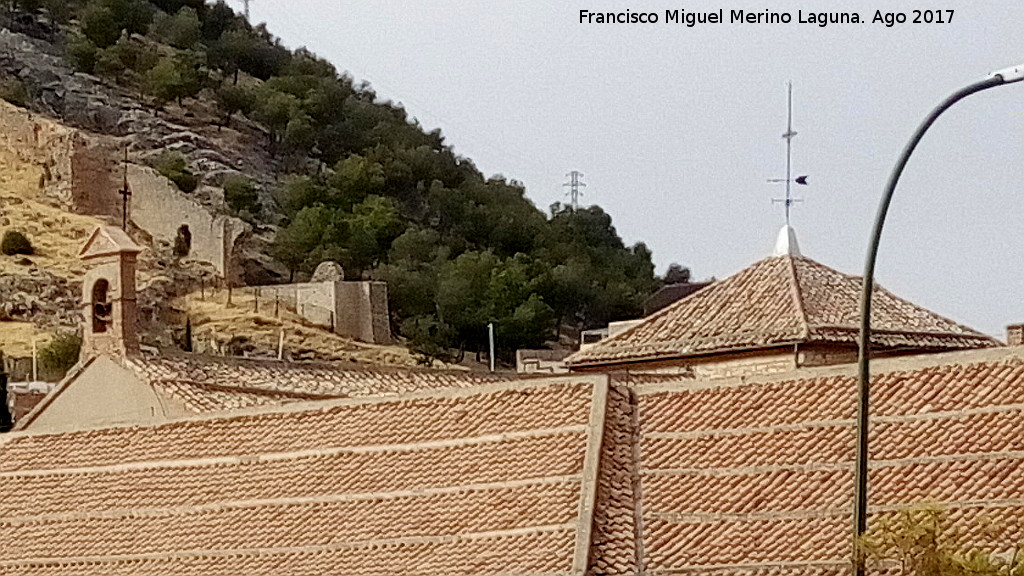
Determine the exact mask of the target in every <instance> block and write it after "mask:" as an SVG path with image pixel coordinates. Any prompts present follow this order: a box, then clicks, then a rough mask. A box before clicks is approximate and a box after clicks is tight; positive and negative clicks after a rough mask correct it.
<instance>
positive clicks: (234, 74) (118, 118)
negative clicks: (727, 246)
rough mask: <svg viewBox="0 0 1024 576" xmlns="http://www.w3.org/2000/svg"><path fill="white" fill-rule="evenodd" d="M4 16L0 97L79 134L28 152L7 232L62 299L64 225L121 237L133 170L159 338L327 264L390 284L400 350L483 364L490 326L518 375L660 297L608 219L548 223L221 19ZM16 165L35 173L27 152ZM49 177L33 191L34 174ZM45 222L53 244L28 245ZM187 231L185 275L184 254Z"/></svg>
mask: <svg viewBox="0 0 1024 576" xmlns="http://www.w3.org/2000/svg"><path fill="white" fill-rule="evenodd" d="M2 10H5V11H6V12H7V13H6V14H4V15H0V23H2V24H3V25H4V28H3V29H0V97H3V98H4V99H6V100H8V101H9V102H11V103H13V104H15V105H17V106H19V107H21V108H23V109H27V110H29V111H31V114H38V115H40V117H43V118H47V119H50V120H53V121H56V122H57V123H58V124H59V125H60V126H66V127H67V128H68V129H70V130H73V131H74V134H73V135H72V136H69V137H68V138H67V139H65V140H56V139H51V140H47V141H46V142H45V144H46V146H49V147H48V148H47V147H46V146H41V145H40V144H39V135H38V129H36V131H37V134H35V136H33V135H31V134H30V133H28V132H26V134H27V135H26V137H25V138H23V139H22V140H33V139H34V140H35V144H34V146H35V148H36V150H35V151H36V152H39V150H40V149H42V150H43V151H44V152H45V153H44V154H42V156H43V158H42V159H41V160H40V159H38V158H30V159H29V160H27V161H26V166H22V167H20V168H19V170H20V171H21V172H19V174H21V175H20V176H17V178H21V179H22V182H21V184H19V185H15V184H13V183H12V184H10V185H9V186H8V190H9V191H8V192H5V193H6V194H8V196H11V197H12V198H13V197H17V198H20V199H23V200H24V201H25V202H28V201H29V200H30V196H31V194H30V193H29V192H30V189H31V188H32V181H33V179H34V178H41V179H40V180H39V182H40V184H39V185H38V187H39V188H40V190H42V192H41V193H40V194H37V196H41V198H37V200H38V201H37V202H36V204H31V205H30V206H32V207H33V208H32V210H34V212H33V213H27V212H26V213H21V214H17V215H16V214H15V213H14V212H12V218H11V221H10V223H9V224H8V226H9V227H11V228H16V229H20V230H24V231H27V232H28V233H29V235H30V236H33V237H34V238H33V240H34V241H35V242H37V243H38V246H39V248H40V256H39V264H38V266H37V267H38V268H39V269H40V270H50V268H51V267H52V268H53V270H52V271H50V272H49V273H51V274H53V275H54V276H56V277H60V278H62V279H66V280H70V281H73V277H74V276H75V275H76V274H77V273H76V272H75V271H74V267H75V266H77V264H76V263H74V262H72V261H71V260H70V259H69V258H67V257H66V256H67V255H69V254H70V253H71V251H70V246H71V244H73V242H74V240H75V239H76V238H80V234H81V229H80V227H81V226H85V223H86V222H87V221H86V220H76V219H74V218H81V217H78V216H74V215H73V214H70V213H69V211H70V212H75V213H78V214H82V215H84V216H82V217H88V216H95V217H98V218H103V219H107V220H108V221H119V219H120V218H119V216H120V198H119V197H118V196H117V190H118V189H119V188H120V186H121V183H120V177H119V174H120V171H121V167H120V164H121V162H122V155H126V156H127V160H128V166H127V168H126V170H125V173H126V175H127V179H128V184H129V187H130V189H131V190H132V192H133V196H132V204H131V210H130V212H129V214H130V220H131V221H132V224H133V226H132V228H133V230H134V232H133V233H134V234H135V235H136V236H137V237H138V238H139V240H140V241H142V242H146V243H148V244H150V245H151V246H152V248H153V252H152V256H151V257H152V259H153V262H152V263H151V264H152V266H144V267H143V268H144V269H145V270H146V271H147V273H153V274H154V275H155V277H158V278H163V279H164V280H162V281H161V282H158V283H157V284H159V285H160V286H161V288H160V289H161V290H163V291H164V293H161V294H160V297H158V298H154V299H153V301H154V302H157V304H163V305H165V306H169V307H171V308H172V309H173V310H171V311H169V312H167V314H165V316H166V317H168V318H177V319H180V318H181V317H182V315H181V314H180V313H181V312H182V310H183V308H184V307H187V306H189V305H190V304H189V303H190V302H194V300H190V298H191V297H190V296H188V294H187V292H188V291H189V290H188V289H186V288H184V287H185V286H193V285H194V284H195V281H196V279H197V278H200V277H210V278H211V279H212V278H214V277H224V278H226V281H228V282H231V283H232V284H234V285H235V286H243V285H254V284H270V283H276V282H284V281H288V280H290V279H293V278H294V279H299V280H301V279H304V278H307V277H308V274H309V273H310V272H312V270H313V268H314V267H316V266H317V265H318V264H319V263H320V262H322V261H325V260H333V261H337V262H339V263H340V264H341V265H342V266H343V267H344V270H345V276H346V278H347V279H350V280H360V279H375V280H383V281H385V282H387V284H388V290H389V305H390V311H391V324H392V329H393V332H394V333H395V334H396V335H398V336H400V337H403V338H404V339H405V341H406V342H407V343H408V344H409V346H410V347H411V349H412V350H413V352H414V353H416V354H418V355H420V356H429V357H434V358H438V359H444V360H454V359H458V358H460V357H461V356H462V352H464V351H480V350H482V349H485V348H486V326H487V324H488V323H494V325H495V328H496V332H497V334H498V347H499V350H498V352H499V356H500V357H502V358H505V359H511V358H512V356H513V355H514V351H515V349H517V348H520V347H536V346H543V345H544V344H545V342H546V341H549V340H552V339H557V337H558V335H559V333H560V332H561V331H562V330H563V329H571V330H578V329H582V328H589V327H593V326H599V325H602V324H604V323H606V322H608V321H609V320H616V319H621V318H627V317H631V316H635V315H637V314H638V313H639V312H640V305H641V303H642V301H643V299H644V298H645V297H646V296H647V295H648V294H650V292H651V291H652V290H653V289H654V288H655V287H656V284H657V282H656V279H655V278H654V274H653V265H652V263H651V254H650V252H649V250H647V248H646V247H645V246H644V245H643V244H637V245H636V246H632V247H627V246H625V245H624V243H623V242H622V240H621V239H620V238H619V236H618V234H617V233H616V231H615V228H614V227H613V225H612V221H611V217H610V216H609V215H608V214H606V213H605V212H604V211H603V210H601V209H600V208H599V207H596V206H593V207H587V208H580V209H579V210H574V209H572V208H570V207H566V206H561V205H555V206H553V207H552V208H551V212H550V213H549V214H545V213H544V212H542V211H540V210H538V209H537V208H536V207H535V206H534V205H533V204H532V203H531V202H530V201H529V200H528V199H527V198H526V196H525V190H524V189H523V187H522V186H521V185H520V184H518V183H517V182H515V181H510V180H507V179H504V178H500V177H492V178H486V177H485V176H484V175H482V174H481V173H480V172H479V171H478V170H477V169H476V168H475V166H474V165H473V163H472V161H471V160H469V159H467V158H464V157H461V156H459V155H457V154H455V153H454V151H453V150H452V148H451V146H450V145H449V144H447V143H446V141H445V139H444V137H443V135H442V133H441V132H440V130H434V131H430V132H427V131H425V130H424V129H423V128H422V127H421V126H420V125H419V124H418V123H417V122H416V120H415V119H412V118H409V117H408V115H407V114H406V112H405V111H404V109H403V108H402V107H401V105H399V104H394V103H392V102H390V101H386V100H382V99H381V98H380V97H379V96H378V95H377V94H376V93H375V92H374V91H373V90H372V89H371V88H370V87H369V86H368V85H366V84H365V83H358V82H356V81H355V80H354V79H352V78H351V77H349V76H348V75H346V74H343V73H339V72H338V71H337V69H336V68H335V67H334V65H332V64H331V63H329V62H327V61H325V60H323V59H321V58H319V57H317V56H316V55H314V54H312V53H310V52H309V51H306V50H304V49H299V50H296V51H290V50H288V49H286V48H284V47H283V46H281V44H280V42H279V41H278V40H277V39H276V38H274V36H273V35H272V34H271V33H270V32H269V31H268V30H267V29H266V28H265V27H264V26H262V25H261V26H252V25H250V24H249V23H248V22H246V21H245V19H244V18H242V17H241V16H239V15H237V14H235V13H234V12H233V11H232V10H231V9H230V8H229V7H228V6H227V5H226V4H224V3H223V2H218V3H216V4H206V3H204V2H201V1H199V0H188V1H182V0H153V1H152V2H146V1H145V0H78V1H69V2H60V1H56V0H38V1H31V2H28V1H24V0H20V1H15V2H13V3H12V4H11V8H4V9H2ZM3 16H6V18H3ZM31 114H30V117H31ZM31 122H36V120H31V119H29V120H26V121H25V122H23V124H26V126H27V124H29V123H31ZM24 128H25V129H26V130H28V131H30V128H27V127H24ZM0 144H3V142H0ZM6 144H7V147H8V151H11V150H13V153H14V154H15V155H21V156H24V154H22V152H23V151H24V148H26V146H27V145H26V144H25V142H24V141H18V142H15V141H13V140H11V139H9V140H8V142H6ZM54 146H57V147H58V148H59V149H60V150H61V151H62V152H61V153H60V154H57V155H56V156H61V157H63V156H68V157H71V158H72V160H71V161H70V162H67V163H66V164H67V165H68V168H67V171H68V172H69V173H70V172H74V171H76V170H77V171H78V173H88V174H89V175H90V177H89V178H80V177H79V178H74V177H69V178H67V179H64V180H61V179H60V178H56V179H47V177H52V174H49V172H50V171H54V170H57V169H59V168H61V167H62V166H64V165H63V164H60V162H57V164H56V167H55V168H50V162H51V160H52V159H53V157H54V156H55V155H54V154H53V153H52V152H51V150H52V149H53V147H54ZM29 147H31V146H29ZM65 151H66V153H65ZM37 156H38V155H37ZM23 159H24V158H23ZM83 159H84V160H83ZM40 163H42V164H43V165H46V166H47V168H46V169H44V172H47V174H44V175H42V176H39V175H38V174H34V173H33V172H32V170H33V169H38V165H39V164H40ZM83 165H86V167H87V169H88V170H87V172H83V168H82V166H83ZM33 166H36V168H33ZM96 175H99V176H100V177H98V178H96V177H94V176H96ZM12 178H14V177H12ZM68 180H71V181H72V182H73V184H72V185H71V186H70V189H68V184H67V182H68ZM47 209H52V210H55V212H54V213H53V214H49V215H47V214H46V213H45V212H46V210H47ZM61 210H63V211H61ZM61 214H67V216H66V218H67V220H66V225H65V221H63V220H54V219H55V218H60V217H61V216H60V215H61ZM13 216H17V218H14V217H13ZM73 217H74V218H73ZM43 221H50V222H57V223H58V225H57V226H46V225H43V226H42V227H41V228H40V227H38V226H37V227H36V228H33V224H31V222H43ZM64 228H67V229H66V230H64ZM182 228H186V232H189V233H190V235H189V237H188V239H189V242H188V244H190V245H189V246H186V247H185V252H186V253H187V256H188V257H187V258H184V259H182V258H180V255H179V256H175V255H174V254H172V251H173V250H174V248H175V246H176V245H177V243H178V241H179V239H178V236H177V235H176V234H178V235H180V234H181V229H182ZM55 231H59V239H52V240H51V239H50V238H49V236H50V235H52V234H53V233H54V232H55ZM50 242H52V245H51V244H48V243H50ZM64 242H70V243H71V244H67V247H66V248H60V246H63V245H65V244H63V243H64ZM60 254H63V255H64V256H58V255H60ZM47 259H49V260H47ZM7 260H8V261H7V262H6V263H5V264H2V265H3V266H7V267H13V266H18V264H17V259H14V260H11V259H7ZM202 262H209V263H210V265H212V269H211V268H210V267H209V266H207V267H206V268H204V267H203V266H201V265H200V263H202ZM62 267H64V268H66V270H65V271H63V272H62ZM15 271H17V269H15ZM168 279H169V280H168ZM181 279H185V280H186V281H178V280H181ZM189 279H191V280H189ZM179 298H180V300H178V299H179ZM176 314H177V315H176ZM200 316H202V317H204V318H206V317H211V318H212V316H209V315H206V314H205V313H204V314H200ZM32 321H33V322H36V323H40V324H44V323H45V322H43V321H42V320H39V319H35V318H33V319H32ZM56 324H60V323H59V322H58V323H56ZM64 324H65V325H66V324H67V322H64ZM180 328H181V326H180V325H179V326H174V327H173V328H172V329H171V330H170V332H174V331H175V330H180ZM168 338H169V337H168V336H167V335H164V336H162V337H161V339H160V341H161V342H167V341H168ZM325 345H326V346H328V348H330V346H331V345H329V344H325ZM384 357H386V358H391V356H389V354H388V353H384ZM393 360H395V361H399V362H402V361H404V360H396V359H393Z"/></svg>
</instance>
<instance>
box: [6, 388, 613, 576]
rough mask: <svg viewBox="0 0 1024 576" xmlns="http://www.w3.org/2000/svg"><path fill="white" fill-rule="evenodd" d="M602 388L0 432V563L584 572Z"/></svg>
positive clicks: (32, 570) (59, 575) (51, 574)
mask: <svg viewBox="0 0 1024 576" xmlns="http://www.w3.org/2000/svg"><path fill="white" fill-rule="evenodd" d="M606 390H607V387H606V386H605V385H604V384H603V379H602V378H600V377H596V378H595V377H590V378H562V379H559V380H557V381H537V380H535V381H531V382H524V383H502V384H495V385H489V386H483V387H477V388H474V389H463V390H446V391H443V392H433V393H429V394H428V393H418V394H411V395H404V396H402V397H400V398H395V399H391V400H380V399H376V400H369V399H363V400H336V401H318V402H316V403H306V404H301V405H300V404H296V405H292V406H289V407H276V408H274V409H272V410H270V411H266V410H264V411H262V412H253V413H248V414H240V413H239V414H234V415H231V416H227V417H218V418H211V417H198V418H197V417H193V418H191V419H186V420H180V421H176V422H172V423H169V424H163V425H159V426H148V427H146V426H134V427H115V428H104V429H92V430H86V431H77V432H65V433H61V434H31V433H15V434H12V435H7V436H5V437H0V483H2V484H3V485H4V490H2V491H0V539H2V541H3V542H4V545H3V546H0V573H2V574H4V575H5V576H79V575H80V576H115V575H117V576H121V575H124V574H132V575H133V576H149V575H153V576H156V575H160V576H163V575H166V574H202V575H203V576H221V575H223V576H229V575H230V576H235V575H238V574H251V575H255V576H259V575H269V574H288V575H289V576H322V575H325V574H347V575H385V574H387V575H403V574H407V575H413V574H417V575H434V574H460V575H473V574H521V575H530V574H538V575H541V574H543V575H557V574H570V573H578V574H581V573H582V569H581V568H578V567H577V566H576V565H578V564H579V562H580V559H581V558H582V561H583V562H585V560H586V555H585V554H583V555H581V554H580V553H579V550H580V549H581V547H582V549H583V550H584V551H585V549H586V547H587V546H588V545H589V537H588V535H589V526H590V521H589V519H590V513H591V512H590V511H591V510H592V508H593V498H594V497H593V487H592V486H593V477H594V468H596V460H595V458H596V454H597V453H596V452H595V450H596V444H595V442H599V440H600V434H599V433H598V434H596V436H595V435H593V434H591V433H590V432H589V431H590V430H591V429H597V430H598V431H599V432H600V428H599V427H595V426H594V423H595V422H598V419H597V418H598V416H595V413H596V412H595V406H601V405H603V398H604V396H603V395H604V394H605V393H606V392H605V391H606ZM588 459H589V460H588ZM588 461H589V462H593V464H588ZM588 470H589V471H588Z"/></svg>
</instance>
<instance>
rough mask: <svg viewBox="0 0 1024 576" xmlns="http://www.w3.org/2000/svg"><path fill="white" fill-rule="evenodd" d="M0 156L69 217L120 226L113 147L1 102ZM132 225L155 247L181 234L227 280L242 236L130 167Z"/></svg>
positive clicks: (117, 153) (232, 222)
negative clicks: (10, 159)
mask: <svg viewBox="0 0 1024 576" xmlns="http://www.w3.org/2000/svg"><path fill="white" fill-rule="evenodd" d="M0 151H3V152H6V153H9V154H11V155H13V156H14V157H15V158H16V159H17V160H18V161H21V162H25V163H27V164H31V165H33V166H38V167H39V168H40V169H41V170H42V173H43V174H42V176H41V178H40V182H39V188H40V190H41V192H42V194H43V197H44V199H45V200H46V201H47V203H50V204H53V205H55V206H59V207H60V208H62V209H64V210H67V211H69V212H76V213H79V214H89V215H97V216H108V217H110V218H112V219H116V220H120V218H121V207H122V198H121V196H120V195H119V194H118V191H119V190H120V189H121V188H122V186H123V177H124V175H123V164H122V160H121V158H122V156H121V154H122V152H121V148H120V147H119V145H118V143H117V142H116V141H115V140H114V139H113V138H109V137H105V136H98V135H95V134H89V133H86V132H83V131H80V130H75V129H73V128H69V127H67V126H64V125H63V124H60V123H58V122H54V121H52V120H48V119H46V118H44V117H42V116H39V115H38V114H33V113H31V112H29V111H28V110H24V109H22V108H18V107H17V106H13V105H11V104H8V103H7V102H4V101H2V100H0ZM128 182H129V186H130V187H131V190H132V198H131V206H130V209H129V212H130V216H131V219H132V221H133V222H134V223H135V224H136V225H137V226H139V227H140V228H142V229H143V230H145V231H146V232H147V233H148V234H150V235H151V236H152V237H153V239H154V240H156V241H162V242H167V243H173V242H174V238H175V236H176V235H177V233H178V228H179V227H180V226H182V225H183V224H185V225H188V227H189V232H191V234H192V250H191V252H190V256H191V257H192V258H194V259H196V260H205V261H208V262H210V263H212V264H213V265H214V267H215V268H216V269H217V271H218V272H220V273H221V275H225V276H226V275H227V271H228V270H229V268H230V264H231V256H232V254H233V251H234V246H235V241H236V240H237V239H238V237H239V236H240V235H241V234H242V233H243V231H244V230H245V225H244V224H243V223H242V221H241V220H238V219H237V218H231V217H229V216H222V215H217V216H215V215H213V214H211V212H210V210H209V209H208V208H206V207H204V206H202V205H201V204H200V203H199V202H197V201H195V200H193V199H192V198H189V197H188V196H187V195H186V194H184V193H182V192H181V191H180V190H178V188H177V187H175V186H174V185H173V184H172V183H171V182H169V181H168V180H167V179H166V178H164V177H162V176H160V175H159V174H157V173H156V172H155V171H154V170H152V169H150V168H146V167H143V166H138V165H133V164H132V165H129V167H128Z"/></svg>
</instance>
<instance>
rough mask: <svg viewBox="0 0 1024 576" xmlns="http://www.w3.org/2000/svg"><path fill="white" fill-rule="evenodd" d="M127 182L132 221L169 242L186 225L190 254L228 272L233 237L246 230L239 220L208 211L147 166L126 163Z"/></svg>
mask: <svg viewBox="0 0 1024 576" xmlns="http://www.w3.org/2000/svg"><path fill="white" fill-rule="evenodd" d="M128 185H129V186H130V187H131V190H132V198H131V206H130V207H129V210H128V212H129V215H130V217H131V220H132V222H134V223H135V224H136V225H137V226H138V227H139V228H142V229H143V230H145V231H146V232H148V233H149V235H150V236H152V237H153V240H156V241H161V242H167V243H169V244H171V245H173V244H174V238H175V237H176V236H177V235H178V229H179V228H180V227H181V226H182V225H187V226H188V229H189V232H191V234H192V249H191V251H190V252H189V258H193V259H195V260H204V261H207V262H210V263H211V264H213V266H214V267H215V268H216V269H217V271H218V272H220V274H221V275H222V276H226V275H227V272H228V269H229V267H230V265H231V256H232V254H233V253H234V247H235V241H236V240H238V237H239V236H240V235H241V234H242V232H243V231H244V230H245V225H244V224H243V223H242V221H241V220H238V219H237V218H232V217H230V216H224V215H216V216H215V215H213V214H211V213H210V210H209V208H206V207H204V206H203V205H201V204H200V203H199V202H197V201H195V200H193V199H192V198H190V197H189V196H188V195H187V194H185V193H184V192H182V191H181V190H178V187H177V186H175V185H174V183H172V182H171V181H170V180H168V179H166V178H164V177H163V176H161V175H160V174H158V173H157V172H156V170H153V169H152V168H149V167H146V166H139V165H136V164H129V165H128Z"/></svg>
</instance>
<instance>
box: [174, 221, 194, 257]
mask: <svg viewBox="0 0 1024 576" xmlns="http://www.w3.org/2000/svg"><path fill="white" fill-rule="evenodd" d="M172 250H173V252H174V255H175V256H177V257H178V258H184V257H185V256H188V253H189V252H191V251H192V232H190V231H189V229H188V225H186V224H182V225H181V226H180V227H179V228H178V234H177V235H176V236H175V237H174V247H173V248H172Z"/></svg>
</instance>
